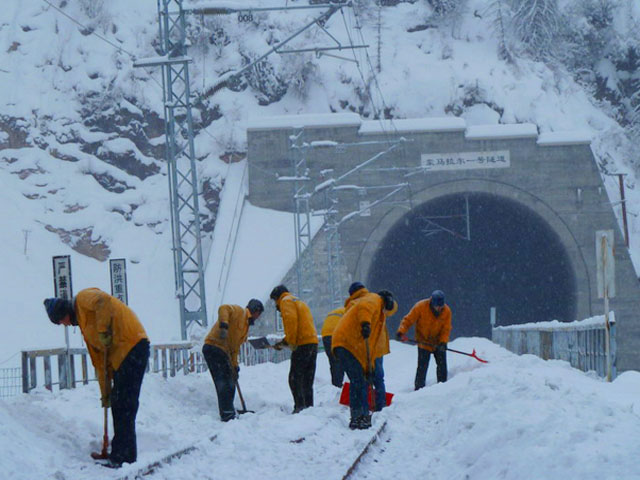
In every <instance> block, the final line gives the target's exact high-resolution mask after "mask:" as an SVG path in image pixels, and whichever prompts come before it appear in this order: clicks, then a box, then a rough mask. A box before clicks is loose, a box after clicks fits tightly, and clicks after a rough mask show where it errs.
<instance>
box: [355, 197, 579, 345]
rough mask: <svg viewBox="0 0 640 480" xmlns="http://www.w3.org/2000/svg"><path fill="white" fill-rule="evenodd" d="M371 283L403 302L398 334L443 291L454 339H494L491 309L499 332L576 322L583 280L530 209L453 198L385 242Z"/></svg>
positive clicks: (408, 221) (407, 221)
mask: <svg viewBox="0 0 640 480" xmlns="http://www.w3.org/2000/svg"><path fill="white" fill-rule="evenodd" d="M465 196H466V198H465ZM467 199H468V207H469V215H468V218H469V229H468V230H467V216H466V215H465V212H466V203H467ZM467 231H468V232H469V234H470V235H469V239H466V238H465V237H466V236H467ZM366 280H367V285H368V286H370V287H371V290H373V291H377V290H379V289H382V288H387V289H389V290H391V291H393V293H394V294H395V295H396V297H397V299H398V303H399V305H400V307H399V311H398V314H396V315H395V316H394V317H391V318H389V320H388V324H389V331H390V332H391V333H392V334H393V332H395V330H396V328H397V326H398V324H399V322H400V321H401V320H402V317H403V316H404V315H405V314H406V313H408V311H409V310H410V309H411V307H412V306H413V304H414V303H415V302H417V301H418V300H420V299H423V298H426V297H428V296H430V294H431V292H432V291H433V290H435V289H440V290H443V291H444V293H445V295H446V302H447V304H448V305H449V306H450V307H451V309H452V311H453V330H452V337H451V338H452V339H453V338H456V337H469V336H482V337H490V336H491V326H490V309H491V307H496V313H497V324H498V325H512V324H522V323H527V322H539V321H547V320H554V319H556V320H561V321H572V320H575V311H576V294H575V289H576V287H575V275H574V272H573V269H572V266H571V263H570V259H569V257H568V255H567V253H566V251H565V249H564V247H563V246H562V243H561V241H560V238H559V237H558V235H557V234H556V233H555V232H554V231H553V230H552V229H551V228H550V227H549V225H548V224H547V223H546V222H545V221H544V220H543V219H542V218H541V217H540V216H539V215H538V214H537V213H535V212H533V211H532V210H530V209H528V208H527V207H525V206H523V205H521V204H519V203H517V202H515V201H513V200H510V199H507V198H504V197H500V196H496V195H491V194H487V193H465V194H461V193H460V194H458V193H456V194H452V195H446V196H443V197H439V198H436V199H434V200H431V201H429V202H426V203H424V204H422V205H421V206H419V207H417V208H414V209H413V210H412V211H411V212H409V213H408V214H407V215H405V216H404V217H403V218H402V219H400V220H399V221H398V222H397V223H396V224H395V225H394V226H393V227H392V229H391V230H390V231H389V233H388V234H387V235H386V237H385V238H384V240H383V241H382V242H381V244H380V246H379V248H378V249H377V251H376V253H375V255H374V258H373V262H372V264H371V269H370V271H369V277H368V278H367V279H366Z"/></svg>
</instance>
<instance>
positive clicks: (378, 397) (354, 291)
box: [344, 282, 398, 412]
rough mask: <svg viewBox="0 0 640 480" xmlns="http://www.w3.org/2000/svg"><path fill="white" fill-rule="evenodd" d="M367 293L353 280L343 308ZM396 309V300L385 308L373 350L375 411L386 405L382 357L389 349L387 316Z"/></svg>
mask: <svg viewBox="0 0 640 480" xmlns="http://www.w3.org/2000/svg"><path fill="white" fill-rule="evenodd" d="M368 293H369V290H367V288H366V287H365V286H364V284H363V283H361V282H353V283H352V284H351V285H350V286H349V298H347V299H346V300H345V302H344V305H345V308H346V309H347V310H348V309H349V308H350V307H351V306H352V305H354V304H355V303H356V302H357V301H358V299H359V298H361V297H362V296H364V295H366V294H368ZM397 311H398V302H396V301H395V300H394V308H392V309H391V310H390V311H387V310H385V322H384V326H383V328H382V330H381V332H382V333H381V335H380V336H379V337H378V345H377V346H376V349H375V351H376V352H377V357H376V358H375V360H374V365H373V366H374V368H373V388H374V390H375V409H376V411H377V412H379V411H380V410H382V409H383V408H384V407H385V406H386V400H387V398H386V393H387V389H386V386H385V383H384V365H383V357H384V355H387V354H388V353H389V352H390V351H391V349H390V348H389V331H388V330H387V322H386V319H387V317H390V316H391V315H393V314H394V313H396V312H397Z"/></svg>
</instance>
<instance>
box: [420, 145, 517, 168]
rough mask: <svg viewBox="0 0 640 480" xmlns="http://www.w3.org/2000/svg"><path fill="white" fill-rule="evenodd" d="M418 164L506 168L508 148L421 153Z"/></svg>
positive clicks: (449, 166) (509, 162)
mask: <svg viewBox="0 0 640 480" xmlns="http://www.w3.org/2000/svg"><path fill="white" fill-rule="evenodd" d="M420 166H421V167H422V168H424V169H425V170H430V171H433V170H468V169H471V168H508V167H510V166H511V157H510V154H509V150H498V151H495V152H460V153H423V154H422V155H421V156H420Z"/></svg>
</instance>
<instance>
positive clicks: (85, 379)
mask: <svg viewBox="0 0 640 480" xmlns="http://www.w3.org/2000/svg"><path fill="white" fill-rule="evenodd" d="M88 383H89V368H88V366H87V354H86V353H84V354H83V355H82V384H83V385H87V384H88Z"/></svg>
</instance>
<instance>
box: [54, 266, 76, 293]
mask: <svg viewBox="0 0 640 480" xmlns="http://www.w3.org/2000/svg"><path fill="white" fill-rule="evenodd" d="M53 292H54V296H56V297H58V298H64V299H66V300H71V298H72V297H73V288H72V285H71V257H70V256H69V255H59V256H57V257H53Z"/></svg>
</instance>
